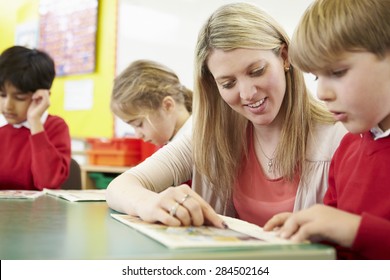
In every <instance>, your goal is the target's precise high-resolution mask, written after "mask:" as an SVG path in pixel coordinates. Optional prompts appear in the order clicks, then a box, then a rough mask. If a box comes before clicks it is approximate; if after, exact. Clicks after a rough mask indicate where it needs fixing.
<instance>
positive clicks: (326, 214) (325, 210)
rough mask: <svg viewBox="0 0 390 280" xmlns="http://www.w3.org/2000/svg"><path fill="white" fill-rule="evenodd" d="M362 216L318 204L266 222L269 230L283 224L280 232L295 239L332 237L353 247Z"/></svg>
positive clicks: (317, 239) (280, 215)
mask: <svg viewBox="0 0 390 280" xmlns="http://www.w3.org/2000/svg"><path fill="white" fill-rule="evenodd" d="M360 220H361V217H360V216H358V215H354V214H351V213H348V212H345V211H341V210H338V209H336V208H333V207H330V206H325V205H314V206H312V207H310V208H308V209H305V210H302V211H299V212H297V213H294V214H290V215H286V213H282V214H278V215H275V216H274V217H273V218H271V219H270V220H269V221H268V222H267V223H266V224H265V225H264V229H265V230H271V229H273V228H275V227H280V229H279V230H278V232H279V235H280V236H281V237H283V238H288V239H290V240H292V241H297V242H302V241H305V240H311V241H319V240H329V241H332V242H335V243H337V244H339V245H341V246H344V247H351V246H352V244H353V241H354V239H355V236H356V233H357V230H358V227H359V224H360Z"/></svg>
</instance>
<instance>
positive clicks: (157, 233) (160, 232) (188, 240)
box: [111, 214, 291, 248]
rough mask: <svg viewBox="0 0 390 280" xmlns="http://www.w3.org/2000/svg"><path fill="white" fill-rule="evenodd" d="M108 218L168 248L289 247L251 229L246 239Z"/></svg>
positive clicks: (119, 216) (229, 233)
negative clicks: (276, 245)
mask: <svg viewBox="0 0 390 280" xmlns="http://www.w3.org/2000/svg"><path fill="white" fill-rule="evenodd" d="M111 216H112V217H113V218H114V219H116V220H118V221H120V222H122V223H124V224H126V225H128V226H130V227H132V228H134V229H136V230H138V231H140V232H142V233H143V234H145V235H147V236H149V237H151V238H153V239H155V240H156V241H158V242H160V243H162V244H163V245H165V246H167V247H169V248H202V247H204V248H210V247H215V248H218V247H221V248H224V247H229V248H230V247H253V246H265V245H275V244H286V243H291V242H290V241H288V240H285V239H281V238H278V237H276V236H275V235H274V234H273V233H270V235H271V236H268V232H262V233H261V234H258V233H257V232H255V231H254V230H253V229H251V231H252V232H251V233H252V235H255V236H251V235H248V234H246V233H244V232H243V231H242V230H240V231H236V230H233V229H220V228H216V227H212V226H199V227H195V226H189V227H184V226H183V227H170V226H166V225H163V224H159V223H147V222H144V221H142V220H141V219H140V218H138V217H134V216H130V215H124V214H111ZM234 220H235V219H233V220H231V218H229V219H227V221H228V225H232V226H233V227H237V226H238V225H239V222H236V221H234ZM244 223H246V222H244ZM256 227H257V226H256ZM242 228H244V227H242ZM242 228H241V229H242ZM246 228H250V226H248V225H246ZM253 232H255V233H253Z"/></svg>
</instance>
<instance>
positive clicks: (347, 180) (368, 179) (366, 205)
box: [324, 132, 390, 259]
mask: <svg viewBox="0 0 390 280" xmlns="http://www.w3.org/2000/svg"><path fill="white" fill-rule="evenodd" d="M324 203H325V204H327V205H331V206H334V207H337V208H338V209H341V210H345V211H348V212H350V213H355V214H358V215H361V216H362V220H361V223H360V226H359V229H358V232H357V235H356V238H355V240H354V242H353V245H352V248H351V249H350V250H349V249H346V248H341V247H338V257H339V258H347V259H350V258H352V259H390V137H386V138H382V139H378V140H374V139H373V137H372V136H371V133H370V132H367V133H365V134H363V136H362V137H361V136H360V135H353V134H351V133H348V134H347V135H346V136H345V137H344V138H343V140H342V141H341V143H340V146H339V148H338V150H337V151H336V153H335V154H334V157H333V159H332V164H331V166H330V170H329V188H328V191H327V193H326V195H325V197H324Z"/></svg>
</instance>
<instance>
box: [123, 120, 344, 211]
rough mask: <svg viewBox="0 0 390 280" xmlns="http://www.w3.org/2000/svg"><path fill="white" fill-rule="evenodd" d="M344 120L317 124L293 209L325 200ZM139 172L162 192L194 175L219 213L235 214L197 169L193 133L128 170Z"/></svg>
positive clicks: (195, 187)
mask: <svg viewBox="0 0 390 280" xmlns="http://www.w3.org/2000/svg"><path fill="white" fill-rule="evenodd" d="M345 133H346V130H345V128H344V126H343V125H342V124H341V123H336V124H335V125H318V126H317V128H316V129H315V131H314V132H313V133H312V135H310V136H309V139H308V149H307V158H306V162H305V164H306V166H305V168H307V171H308V175H307V176H306V177H305V178H306V179H302V180H301V181H300V182H299V185H298V190H297V195H296V199H295V205H294V211H298V210H300V209H304V208H308V207H309V206H311V205H313V204H316V203H322V198H323V197H324V194H325V192H326V189H327V187H328V170H329V165H330V161H331V158H332V156H333V154H334V152H335V150H336V148H337V147H338V145H339V142H340V140H341V139H342V137H343V136H344V135H345ZM126 172H128V173H131V174H133V175H134V176H136V177H137V178H138V179H139V180H140V181H141V183H142V184H143V185H144V186H145V188H147V189H149V190H152V191H155V192H161V191H163V190H165V189H166V188H168V187H170V186H177V185H180V184H182V182H186V181H188V180H190V179H192V189H193V190H194V191H196V192H197V193H198V194H200V195H201V196H202V197H203V198H204V199H205V200H206V201H207V202H209V203H210V205H211V206H212V207H213V208H214V209H215V211H216V212H217V213H220V214H224V215H228V216H235V210H234V207H233V203H232V201H230V202H228V203H226V204H225V205H224V204H223V203H222V202H221V200H220V199H219V198H218V197H217V195H216V194H215V193H214V192H213V190H212V188H211V187H209V184H208V183H207V182H206V180H205V179H204V177H202V176H201V175H200V174H199V173H198V172H196V170H195V168H194V165H193V160H192V145H191V135H190V134H188V133H187V134H184V135H182V136H180V137H178V138H177V139H175V140H173V141H172V142H170V143H169V144H167V145H166V146H164V147H163V148H161V149H160V150H159V151H157V152H156V153H155V154H153V155H152V156H151V157H149V158H148V159H146V160H145V161H144V162H142V163H140V164H139V165H137V166H136V167H133V168H131V169H130V170H128V171H126Z"/></svg>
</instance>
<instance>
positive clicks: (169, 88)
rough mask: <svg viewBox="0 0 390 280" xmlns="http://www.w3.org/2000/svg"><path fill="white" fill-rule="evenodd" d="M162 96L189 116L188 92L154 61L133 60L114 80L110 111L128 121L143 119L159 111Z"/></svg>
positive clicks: (172, 73)
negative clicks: (184, 110) (184, 108)
mask: <svg viewBox="0 0 390 280" xmlns="http://www.w3.org/2000/svg"><path fill="white" fill-rule="evenodd" d="M166 96H171V97H172V98H173V99H174V100H175V101H176V102H177V103H178V104H183V105H185V107H186V109H187V111H188V112H190V113H191V112H192V91H191V90H189V89H187V88H186V87H185V86H183V85H182V84H181V83H180V80H179V78H178V77H177V75H176V74H175V73H174V72H173V71H172V70H171V69H169V68H168V67H166V66H164V65H162V64H159V63H157V62H154V61H150V60H137V61H134V62H133V63H131V64H130V65H129V66H128V67H127V68H126V69H125V70H124V71H123V72H122V73H120V74H119V76H118V77H116V78H115V80H114V87H113V91H112V95H111V110H112V111H113V112H114V114H125V115H126V116H128V117H129V118H130V119H136V118H139V117H140V116H143V117H147V116H148V115H149V113H151V112H153V111H156V110H157V109H159V108H160V106H161V104H162V101H163V99H164V98H165V97H166Z"/></svg>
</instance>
